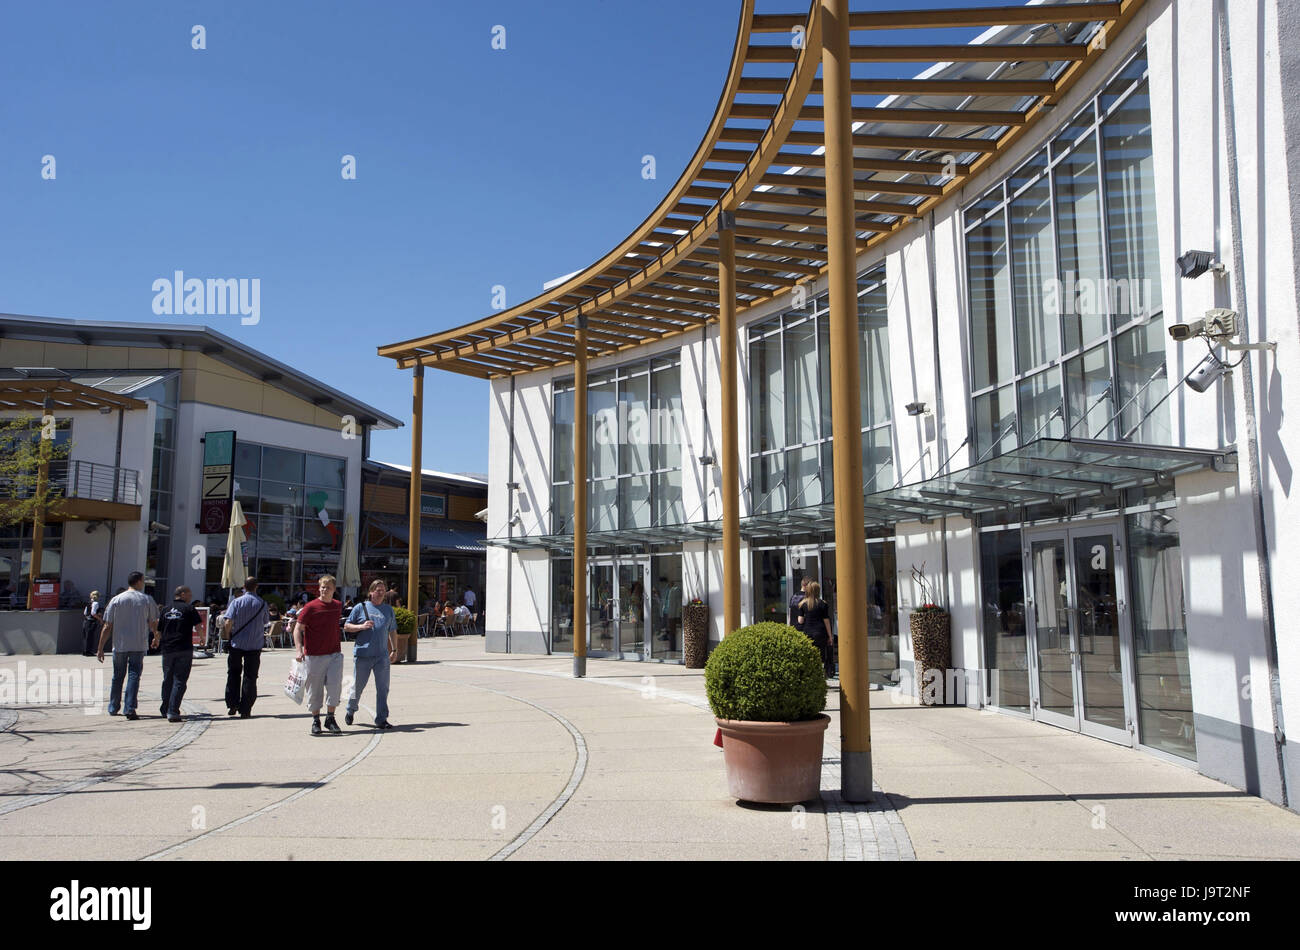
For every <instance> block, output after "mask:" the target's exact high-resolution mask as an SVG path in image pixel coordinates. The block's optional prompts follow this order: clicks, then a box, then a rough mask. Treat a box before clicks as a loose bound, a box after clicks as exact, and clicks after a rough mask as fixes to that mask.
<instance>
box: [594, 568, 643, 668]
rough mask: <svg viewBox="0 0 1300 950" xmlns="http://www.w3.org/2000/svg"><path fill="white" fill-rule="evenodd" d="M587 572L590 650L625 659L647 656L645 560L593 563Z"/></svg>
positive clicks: (597, 653) (595, 653) (596, 653)
mask: <svg viewBox="0 0 1300 950" xmlns="http://www.w3.org/2000/svg"><path fill="white" fill-rule="evenodd" d="M589 569H590V571H591V574H590V581H589V582H588V585H587V591H588V598H589V601H588V604H589V607H588V609H589V615H588V616H589V619H588V622H587V630H588V638H589V639H588V649H589V651H590V652H591V653H592V654H593V655H602V656H623V657H626V658H628V659H639V658H642V657H644V656H647V655H648V654H649V652H650V651H649V649H648V648H647V647H646V610H647V596H646V578H647V577H648V576H649V564H648V563H647V559H646V558H628V559H617V560H613V559H611V560H602V561H594V562H592V563H591V565H590V568H589Z"/></svg>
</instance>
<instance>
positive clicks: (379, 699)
mask: <svg viewBox="0 0 1300 950" xmlns="http://www.w3.org/2000/svg"><path fill="white" fill-rule="evenodd" d="M372 672H373V673H374V674H375V722H387V721H388V675H389V673H390V672H392V666H390V665H389V662H388V654H387V653H385V654H384V655H383V656H359V657H357V658H356V676H355V677H354V679H353V681H352V695H351V696H349V697H348V712H350V713H354V712H356V711H357V707H358V705H359V704H360V702H361V693H362V691H363V690H364V689H365V688H366V684H367V683H368V682H370V674H371V673H372Z"/></svg>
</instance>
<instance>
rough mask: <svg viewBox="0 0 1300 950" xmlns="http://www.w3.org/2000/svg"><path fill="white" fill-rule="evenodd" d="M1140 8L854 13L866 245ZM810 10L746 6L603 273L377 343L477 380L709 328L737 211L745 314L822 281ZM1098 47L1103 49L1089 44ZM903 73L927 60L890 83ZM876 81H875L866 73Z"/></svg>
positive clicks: (1046, 103)
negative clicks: (705, 107)
mask: <svg viewBox="0 0 1300 950" xmlns="http://www.w3.org/2000/svg"><path fill="white" fill-rule="evenodd" d="M1142 3H1143V0H1082V2H1076V3H1059V2H1046V3H1041V4H1029V5H1025V6H999V7H968V8H961V9H922V10H886V11H861V12H853V13H852V14H851V21H850V28H851V30H852V34H853V37H854V39H855V40H856V39H857V38H859V37H860V36H861V35H862V34H869V38H870V40H871V41H870V42H866V43H862V44H859V43H857V42H854V43H853V45H852V57H853V62H854V66H855V69H854V72H853V78H852V94H853V120H854V135H853V140H854V178H855V202H856V207H857V215H856V221H855V231H856V237H857V241H858V246H859V248H860V249H867V248H870V247H873V246H875V245H877V244H879V243H880V242H882V241H883V240H885V239H886V238H887V237H889V236H890V235H892V234H894V233H896V232H897V231H899V230H900V229H901V228H904V227H906V226H907V225H908V224H909V223H910V222H912V221H914V220H916V219H917V218H920V217H923V216H924V215H926V214H927V213H928V212H929V211H930V210H931V209H932V208H933V207H935V205H936V204H938V203H939V202H941V201H944V200H945V199H947V198H948V197H949V196H952V195H953V194H954V193H956V192H957V191H959V190H960V189H961V188H963V187H964V186H965V184H966V183H967V182H968V181H970V180H971V179H972V177H973V176H975V175H977V174H979V173H980V172H981V171H982V170H983V169H985V168H986V167H987V166H988V165H989V164H990V163H992V162H993V161H995V160H996V159H997V158H998V157H999V156H1001V155H1003V154H1005V153H1006V152H1007V150H1008V149H1009V148H1010V147H1011V146H1012V145H1014V144H1015V143H1016V142H1017V141H1018V140H1020V138H1021V137H1022V136H1023V135H1024V134H1025V133H1026V132H1027V131H1028V130H1029V129H1031V128H1032V127H1033V126H1035V125H1036V124H1037V123H1038V122H1039V121H1041V120H1042V119H1043V118H1044V117H1045V116H1047V115H1048V114H1050V111H1051V110H1052V109H1053V108H1054V107H1055V106H1056V105H1057V104H1058V103H1059V102H1060V101H1061V99H1062V97H1063V96H1064V95H1065V94H1066V93H1067V92H1068V91H1069V89H1070V88H1071V87H1072V86H1073V85H1074V84H1075V83H1076V82H1077V81H1078V80H1079V78H1080V77H1081V76H1082V75H1083V74H1084V73H1085V72H1086V70H1087V69H1088V68H1089V66H1091V64H1092V63H1093V62H1095V61H1096V60H1097V58H1098V57H1100V56H1101V54H1102V53H1103V52H1104V50H1105V47H1106V43H1105V42H1104V38H1105V37H1106V36H1107V35H1108V34H1116V33H1118V32H1119V31H1120V30H1122V29H1123V28H1124V26H1125V25H1126V24H1127V23H1128V22H1129V21H1130V20H1131V19H1132V18H1133V16H1134V14H1135V13H1136V11H1137V10H1138V9H1139V8H1140V7H1141V6H1142ZM820 18H821V3H820V0H814V2H812V3H811V5H810V8H809V10H808V11H807V12H806V13H794V14H757V13H755V11H754V0H742V3H741V13H740V22H739V26H738V29H737V36H736V42H735V45H734V48H733V52H732V58H731V65H730V69H729V71H728V75H727V79H726V82H725V84H724V86H723V90H722V94H721V96H720V97H719V101H718V106H717V109H716V110H715V113H714V116H713V118H712V121H711V122H710V124H709V127H708V130H707V131H706V133H705V135H704V138H703V139H702V141H701V142H700V145H699V148H697V150H696V152H695V155H694V157H693V158H692V159H691V161H690V162H689V163H688V165H687V167H686V169H685V171H684V172H683V173H682V175H681V177H680V178H679V179H678V180H677V181H676V183H675V184H674V185H673V187H672V188H671V189H670V190H669V192H668V194H667V196H666V197H665V198H664V199H663V201H662V202H661V203H660V204H659V206H658V207H657V208H656V209H655V210H654V211H653V212H652V213H651V214H650V215H649V217H647V218H646V219H645V220H644V221H643V222H642V223H641V225H640V226H639V227H638V228H636V229H635V230H634V231H633V232H632V233H631V234H630V235H629V236H628V237H627V238H626V239H625V240H624V241H622V242H621V243H620V244H618V245H617V246H616V247H614V248H613V249H612V250H611V251H610V252H609V253H608V254H606V255H605V256H604V257H602V258H601V259H600V260H598V261H596V262H594V263H593V264H591V265H590V266H589V267H586V268H584V269H583V270H581V271H578V272H577V273H575V274H574V275H571V276H570V277H568V278H567V279H564V280H562V281H560V282H558V283H557V284H556V285H555V286H553V287H551V288H549V289H547V290H546V291H545V292H544V293H542V294H541V295H539V296H537V297H534V298H533V299H531V300H529V301H527V302H525V303H522V304H519V305H518V306H515V307H512V308H510V309H508V310H504V311H502V312H500V313H495V314H492V315H490V316H488V317H485V318H483V319H480V320H476V321H474V322H472V323H467V324H465V325H463V326H460V327H457V328H455V329H452V330H446V331H441V332H436V333H431V334H427V335H424V336H420V337H417V338H414V339H411V340H405V341H402V342H398V343H393V344H390V345H387V346H381V347H379V355H380V356H384V357H388V358H391V359H393V360H395V361H396V362H397V365H398V366H399V368H409V367H411V366H414V365H416V364H417V363H419V364H422V365H426V366H435V367H438V368H441V369H446V370H451V371H453V372H458V373H464V374H467V375H471V376H478V377H483V378H495V377H503V376H511V375H516V374H520V373H529V372H534V371H538V370H547V369H552V368H556V367H562V366H565V365H568V364H571V363H573V362H574V361H575V360H576V358H577V351H576V349H575V339H576V338H575V332H574V327H575V323H576V322H577V321H578V320H579V318H585V324H586V327H587V344H586V347H587V356H588V357H598V356H605V355H609V354H615V353H618V352H621V351H624V350H628V349H631V348H635V347H639V346H642V345H644V344H646V343H650V342H654V341H657V340H662V339H665V338H670V337H673V336H676V335H678V334H681V333H685V332H688V331H690V330H692V329H694V328H697V327H700V326H703V325H706V324H708V323H710V322H712V321H714V320H716V319H717V312H718V290H719V287H718V279H717V271H718V267H717V264H718V250H717V231H718V226H719V222H720V221H721V220H722V218H723V215H724V214H726V215H729V216H734V222H735V224H734V226H735V234H736V241H735V246H736V265H737V276H736V294H737V303H736V309H737V312H738V313H743V312H744V311H746V310H748V309H750V308H752V307H754V306H757V305H759V304H761V303H763V302H765V301H767V300H770V299H773V298H775V297H777V296H779V295H781V294H784V293H786V292H787V291H788V290H789V289H790V288H792V287H794V286H796V285H798V284H800V283H803V282H805V281H807V280H809V279H810V278H816V277H817V276H819V275H820V274H822V273H823V272H824V271H825V270H826V268H827V261H828V250H827V236H826V218H825V203H826V202H825V190H824V185H825V178H824V166H825V158H824V154H823V153H824V151H825V125H824V111H823V107H822V105H821V94H822V88H821V79H820V78H819V70H820V66H821V60H822V49H821V22H820ZM980 27H986V28H988V29H987V30H986V31H985V32H984V33H983V34H981V35H980V36H979V37H978V38H976V39H975V40H974V41H973V42H969V43H955V44H948V45H934V44H931V45H909V44H906V43H890V42H888V40H889V38H890V36H891V35H893V36H897V35H899V34H898V33H897V32H894V31H907V30H927V31H928V30H941V31H942V30H954V29H971V28H980ZM1099 38H1100V40H1099ZM900 63H904V64H906V63H934V65H933V66H931V67H930V68H928V69H926V70H924V71H923V72H921V73H920V74H919V75H916V76H912V77H907V78H898V76H897V75H896V73H897V71H898V64H900ZM868 73H870V75H869V74H868Z"/></svg>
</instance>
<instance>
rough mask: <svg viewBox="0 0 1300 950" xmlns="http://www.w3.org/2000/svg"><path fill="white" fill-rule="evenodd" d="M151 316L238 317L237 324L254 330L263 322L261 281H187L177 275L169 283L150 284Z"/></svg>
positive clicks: (213, 279) (231, 278) (229, 279)
mask: <svg viewBox="0 0 1300 950" xmlns="http://www.w3.org/2000/svg"><path fill="white" fill-rule="evenodd" d="M153 292H154V298H153V312H154V313H156V314H158V315H159V316H162V315H164V314H166V315H171V314H182V313H184V314H200V315H203V316H225V315H226V314H231V315H232V316H233V315H234V314H239V315H240V317H241V318H242V319H240V321H239V322H240V323H242V324H243V325H244V326H254V325H255V324H257V323H258V322H259V321H260V320H261V319H262V279H261V278H260V277H251V278H250V277H209V278H207V279H206V280H203V279H201V278H198V277H186V276H185V272H184V271H176V272H175V273H173V275H172V277H171V279H168V278H166V277H159V278H158V279H157V280H155V281H154V282H153Z"/></svg>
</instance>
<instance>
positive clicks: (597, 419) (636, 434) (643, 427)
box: [592, 402, 685, 445]
mask: <svg viewBox="0 0 1300 950" xmlns="http://www.w3.org/2000/svg"><path fill="white" fill-rule="evenodd" d="M684 431H685V429H684V424H683V420H682V413H681V410H680V409H677V408H675V407H671V406H657V407H655V408H653V409H643V408H642V407H640V406H634V405H631V404H629V403H626V402H620V403H619V404H618V408H617V409H599V410H597V411H596V412H595V413H593V414H592V433H593V435H594V437H595V439H596V444H597V445H680V444H681V443H682V442H683V441H684V440H683V439H682V433H683V432H684Z"/></svg>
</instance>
